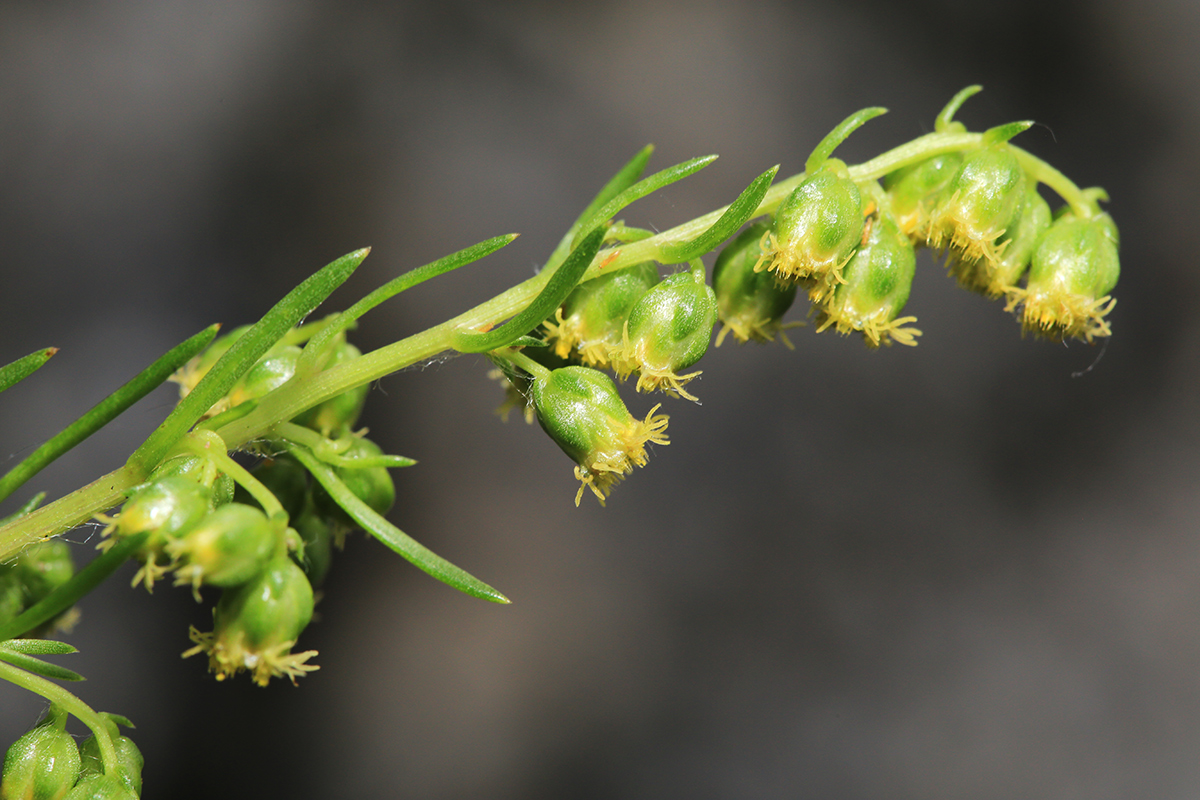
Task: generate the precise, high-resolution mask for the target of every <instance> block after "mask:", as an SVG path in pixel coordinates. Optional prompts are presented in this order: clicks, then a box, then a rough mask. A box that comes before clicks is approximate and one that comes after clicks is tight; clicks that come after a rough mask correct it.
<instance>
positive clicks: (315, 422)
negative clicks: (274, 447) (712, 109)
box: [292, 339, 371, 437]
mask: <svg viewBox="0 0 1200 800" xmlns="http://www.w3.org/2000/svg"><path fill="white" fill-rule="evenodd" d="M361 355H362V352H361V351H360V350H359V349H358V348H357V347H355V346H354V345H352V344H350V343H349V342H347V341H345V340H344V339H343V340H342V341H340V342H338V343H337V344H336V345H335V346H334V351H333V355H332V356H331V357H330V358H329V361H328V363H326V364H325V367H324V369H332V368H334V367H337V366H340V365H342V364H345V363H347V362H350V361H353V360H354V359H356V358H358V357H359V356H361ZM370 391H371V385H370V384H363V385H362V386H356V387H355V388H353V389H350V390H348V391H345V392H342V393H341V394H339V395H337V396H336V397H331V398H329V399H328V400H326V401H325V402H323V403H321V404H319V405H316V406H313V407H312V408H310V409H309V410H308V411H305V412H304V413H303V414H300V415H299V416H297V417H296V418H295V419H293V420H292V422H294V423H296V424H297V425H303V426H304V427H306V428H312V429H313V430H314V431H318V432H319V433H320V434H321V435H322V436H334V437H336V436H338V435H340V434H342V433H344V432H347V431H349V430H350V429H351V428H353V427H354V423H356V422H358V418H359V416H360V415H361V414H362V410H363V406H364V405H365V404H366V402H367V394H368V393H369V392H370Z"/></svg>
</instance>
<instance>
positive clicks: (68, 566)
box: [0, 539, 76, 636]
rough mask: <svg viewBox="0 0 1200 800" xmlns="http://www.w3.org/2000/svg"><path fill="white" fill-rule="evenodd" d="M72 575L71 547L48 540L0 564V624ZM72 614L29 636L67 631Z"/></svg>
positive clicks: (69, 613) (68, 613)
mask: <svg viewBox="0 0 1200 800" xmlns="http://www.w3.org/2000/svg"><path fill="white" fill-rule="evenodd" d="M74 574H75V564H74V562H72V560H71V547H70V545H69V544H68V543H67V542H65V541H63V540H62V539H50V540H48V541H45V542H40V543H38V544H35V545H31V546H29V547H27V548H25V549H24V550H22V551H21V552H20V553H19V554H18V555H17V556H16V558H14V559H13V560H12V561H11V562H9V563H8V564H0V622H7V621H8V620H11V619H14V618H15V617H17V616H18V615H20V614H21V612H23V611H24V610H25V609H27V608H29V607H30V606H32V605H33V604H35V603H37V602H38V601H40V600H41V599H42V598H44V597H46V595H48V594H50V593H51V592H53V591H54V590H55V589H57V588H58V587H59V586H62V585H63V584H64V583H66V582H67V581H68V580H70V579H71V577H72V576H73V575H74ZM75 616H76V614H75V613H74V612H73V611H67V612H65V613H64V614H61V615H59V616H58V617H55V618H54V619H52V620H50V621H48V622H46V623H45V624H44V625H41V626H39V627H38V628H37V629H36V630H35V631H32V632H31V633H30V635H33V636H39V635H44V634H45V633H47V632H49V631H51V630H54V629H55V628H65V627H70V626H71V624H72V623H73V622H74V619H75Z"/></svg>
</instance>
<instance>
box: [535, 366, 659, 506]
mask: <svg viewBox="0 0 1200 800" xmlns="http://www.w3.org/2000/svg"><path fill="white" fill-rule="evenodd" d="M533 407H534V408H535V409H536V410H537V416H538V422H540V423H541V425H542V428H543V430H545V431H546V433H548V434H549V435H550V438H551V439H553V440H554V441H555V443H556V444H557V445H558V446H559V447H561V448H562V450H563V452H564V453H566V454H567V455H568V456H570V457H571V459H572V460H573V461H574V462H575V463H576V465H577V466H576V467H575V477H576V478H578V479H579V482H580V486H579V492H578V493H577V494H576V495H575V505H579V501H580V500H581V499H582V498H583V490H584V489H585V488H587V489H591V490H592V493H593V494H595V495H596V497H597V498H598V499H599V500H600V505H604V499H605V498H606V497H607V496H608V493H609V492H610V491H612V488H613V486H615V485H616V484H617V483H618V482H620V480H621V479H622V478H624V477H625V476H626V475H628V474H629V473H631V472H633V468H634V467H635V466H637V467H643V466H645V465H646V442H653V443H654V444H663V445H665V444H668V440H667V436H666V434H665V433H664V431H665V430H666V428H667V416H666V415H665V414H655V413H654V412H655V411H657V410H658V406H657V405H656V406H654V408H652V409H650V413H649V414H647V415H646V418H645V419H644V420H642V421H638V420H636V419H634V418H633V415H632V414H630V413H629V409H628V408H626V407H625V403H624V402H623V401H622V400H621V396H620V395H619V394H618V393H617V387H616V384H614V383H613V381H612V378H610V377H608V376H607V375H605V374H604V373H603V372H598V371H597V370H594V369H590V368H587V367H563V368H562V369H556V370H554V371H553V372H551V373H550V375H549V377H547V378H541V379H537V380H535V381H534V383H533Z"/></svg>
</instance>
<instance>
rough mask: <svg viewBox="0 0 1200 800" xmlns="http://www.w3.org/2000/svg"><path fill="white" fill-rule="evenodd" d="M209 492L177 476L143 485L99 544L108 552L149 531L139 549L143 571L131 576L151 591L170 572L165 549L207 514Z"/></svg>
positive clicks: (138, 554)
mask: <svg viewBox="0 0 1200 800" xmlns="http://www.w3.org/2000/svg"><path fill="white" fill-rule="evenodd" d="M211 500H212V492H211V491H210V490H208V489H207V488H206V487H205V486H204V485H203V484H201V483H197V482H196V481H195V480H193V479H191V478H188V477H185V476H183V475H179V474H170V475H166V476H164V477H162V478H159V479H157V480H154V481H151V482H150V483H146V484H143V485H142V486H141V487H140V488H139V489H138V490H137V491H135V492H134V493H133V494H132V495H131V496H130V497H129V499H128V500H127V501H126V502H125V505H124V507H123V508H122V509H121V513H119V514H118V515H117V517H116V519H115V520H113V521H112V522H111V523H109V525H108V527H107V528H105V529H104V532H105V533H106V534H110V536H109V538H107V539H106V540H105V541H103V542H101V545H100V546H101V547H103V548H104V549H108V547H111V546H112V545H113V544H115V543H116V541H117V540H118V539H122V538H126V537H129V536H134V535H136V534H139V533H143V532H145V531H150V532H151V534H150V536H149V538H147V539H146V541H145V543H144V544H143V545H142V546H141V547H140V548H138V552H137V558H138V559H139V560H140V561H141V562H142V568H141V569H139V570H138V571H137V574H135V575H134V576H133V585H134V586H137V585H138V584H139V583H144V584H145V585H146V589H147V590H148V591H153V589H154V582H155V581H156V580H158V579H159V578H161V577H162V576H163V575H164V574H165V573H166V572H167V571H168V570H169V569H170V567H169V558H168V557H167V556H166V553H165V551H164V549H163V548H164V547H165V546H166V544H167V542H169V541H171V540H172V539H178V538H180V537H182V536H183V535H184V534H186V533H187V532H188V531H189V530H191V529H192V528H193V527H194V526H195V525H196V524H197V523H199V522H200V520H202V519H204V517H205V516H207V515H208V513H209V511H210V510H211V508H210V505H209V504H210V502H211Z"/></svg>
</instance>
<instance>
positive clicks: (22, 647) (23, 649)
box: [0, 639, 79, 656]
mask: <svg viewBox="0 0 1200 800" xmlns="http://www.w3.org/2000/svg"><path fill="white" fill-rule="evenodd" d="M0 647H7V648H8V649H9V650H12V651H13V652H16V653H25V654H26V655H31V656H63V655H68V654H70V653H78V652H79V650H78V648H76V647H75V645H71V644H67V643H66V642H56V641H54V640H53V639H9V640H8V641H7V642H0Z"/></svg>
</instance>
